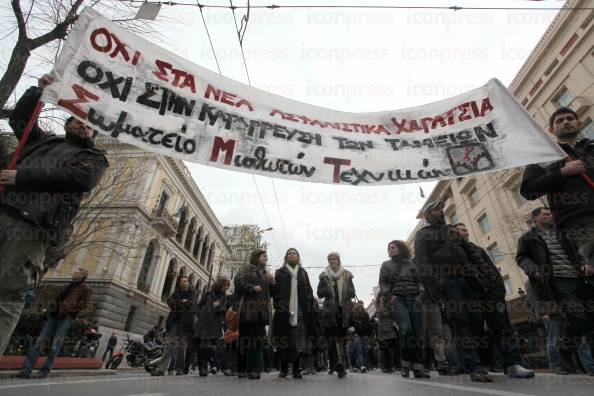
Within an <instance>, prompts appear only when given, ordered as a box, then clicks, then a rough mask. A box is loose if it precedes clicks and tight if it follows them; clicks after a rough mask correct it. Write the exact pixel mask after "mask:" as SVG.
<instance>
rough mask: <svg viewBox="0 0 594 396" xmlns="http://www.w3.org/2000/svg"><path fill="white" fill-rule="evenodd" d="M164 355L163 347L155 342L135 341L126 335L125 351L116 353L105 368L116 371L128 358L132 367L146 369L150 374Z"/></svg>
mask: <svg viewBox="0 0 594 396" xmlns="http://www.w3.org/2000/svg"><path fill="white" fill-rule="evenodd" d="M162 355H163V345H160V344H156V343H153V342H147V343H145V342H143V341H141V340H134V339H132V338H130V335H128V334H126V340H125V342H124V348H123V351H119V352H116V353H114V354H113V355H112V357H111V359H109V360H108V361H107V363H106V364H105V368H107V369H112V370H115V369H117V368H118V367H119V365H120V364H121V363H122V360H123V359H124V356H125V357H126V362H127V363H128V366H130V367H144V369H145V370H146V371H148V372H149V373H150V372H151V371H152V370H153V369H154V368H155V366H156V365H157V364H158V363H159V361H161V357H162Z"/></svg>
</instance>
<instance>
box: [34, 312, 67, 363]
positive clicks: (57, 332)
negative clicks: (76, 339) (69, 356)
mask: <svg viewBox="0 0 594 396" xmlns="http://www.w3.org/2000/svg"><path fill="white" fill-rule="evenodd" d="M71 325H72V318H70V316H67V317H65V318H64V319H54V318H49V319H48V320H47V322H45V325H44V326H43V329H42V330H41V334H39V337H37V340H36V341H35V344H33V347H32V348H31V350H29V354H28V355H27V358H26V359H25V361H24V362H23V367H22V369H23V370H26V371H27V372H28V373H31V370H33V367H34V366H35V363H36V362H37V359H38V358H39V354H40V352H41V349H42V348H43V347H44V346H45V343H46V342H47V341H48V340H49V339H50V338H51V337H54V343H53V344H52V349H51V351H50V353H49V354H48V355H47V359H46V360H45V363H44V365H43V367H42V368H41V371H44V372H49V371H50V369H51V368H52V366H53V365H54V360H55V359H56V357H57V356H58V354H59V353H60V350H61V349H62V344H63V343H64V338H65V337H66V333H68V330H69V329H70V326H71Z"/></svg>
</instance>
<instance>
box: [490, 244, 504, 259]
mask: <svg viewBox="0 0 594 396" xmlns="http://www.w3.org/2000/svg"><path fill="white" fill-rule="evenodd" d="M487 252H488V253H489V256H491V260H493V262H495V263H498V262H499V261H501V260H503V254H502V253H501V250H499V246H497V242H495V243H494V244H492V245H491V246H489V247H488V248H487Z"/></svg>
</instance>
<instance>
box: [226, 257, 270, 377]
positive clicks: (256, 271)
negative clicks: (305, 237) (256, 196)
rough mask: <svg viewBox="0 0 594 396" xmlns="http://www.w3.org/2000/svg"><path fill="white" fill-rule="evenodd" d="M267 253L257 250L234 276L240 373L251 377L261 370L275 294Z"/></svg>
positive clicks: (238, 374) (238, 368)
mask: <svg viewBox="0 0 594 396" xmlns="http://www.w3.org/2000/svg"><path fill="white" fill-rule="evenodd" d="M267 262H268V255H267V254H266V251H264V250H259V249H258V250H255V251H253V252H252V253H251V254H250V261H249V263H247V264H246V265H244V266H243V267H241V269H240V270H239V272H238V273H237V275H236V276H235V279H234V284H235V303H236V304H237V307H239V308H238V309H240V311H241V312H240V315H239V348H238V353H237V376H238V377H239V378H245V377H247V378H248V379H252V380H257V379H260V375H261V373H262V366H263V362H262V348H263V346H264V343H265V342H267V340H266V325H267V324H269V322H270V308H271V307H270V297H271V296H272V295H274V294H275V283H274V277H273V276H272V274H269V273H268V272H267V271H266V263H267Z"/></svg>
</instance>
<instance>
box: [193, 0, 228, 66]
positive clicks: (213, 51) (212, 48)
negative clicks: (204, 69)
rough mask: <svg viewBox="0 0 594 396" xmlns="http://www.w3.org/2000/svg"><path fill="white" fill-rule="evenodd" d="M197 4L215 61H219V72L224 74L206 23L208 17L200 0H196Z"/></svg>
mask: <svg viewBox="0 0 594 396" xmlns="http://www.w3.org/2000/svg"><path fill="white" fill-rule="evenodd" d="M196 5H197V7H198V8H199V9H200V16H201V17H202V23H203V24H204V30H206V36H208V42H209V43H210V49H211V50H212V55H213V56H214V59H215V62H216V63H217V69H218V70H219V74H223V73H222V72H221V65H219V60H218V59H217V52H216V51H215V48H214V44H213V43H212V39H211V37H210V32H209V31H208V26H207V25H206V19H204V12H203V11H202V8H203V7H202V6H200V3H199V2H198V0H196Z"/></svg>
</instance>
